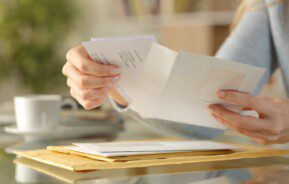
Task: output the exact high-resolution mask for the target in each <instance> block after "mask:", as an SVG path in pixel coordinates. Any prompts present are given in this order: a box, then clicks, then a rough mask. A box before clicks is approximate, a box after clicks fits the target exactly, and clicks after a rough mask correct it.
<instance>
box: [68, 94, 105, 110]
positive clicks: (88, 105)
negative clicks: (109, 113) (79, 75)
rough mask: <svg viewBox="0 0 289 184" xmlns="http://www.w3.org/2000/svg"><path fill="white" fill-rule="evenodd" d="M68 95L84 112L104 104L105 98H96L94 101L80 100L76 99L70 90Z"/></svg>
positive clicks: (76, 96) (75, 95)
mask: <svg viewBox="0 0 289 184" xmlns="http://www.w3.org/2000/svg"><path fill="white" fill-rule="evenodd" d="M70 94H71V96H72V97H73V98H75V99H76V100H77V101H78V102H79V103H80V104H81V105H82V106H83V107H84V108H85V109H86V110H90V109H93V108H96V107H99V106H101V105H102V104H103V103H104V100H105V98H98V99H95V100H82V99H80V98H79V97H78V95H77V94H76V93H75V92H74V91H73V90H72V89H70Z"/></svg>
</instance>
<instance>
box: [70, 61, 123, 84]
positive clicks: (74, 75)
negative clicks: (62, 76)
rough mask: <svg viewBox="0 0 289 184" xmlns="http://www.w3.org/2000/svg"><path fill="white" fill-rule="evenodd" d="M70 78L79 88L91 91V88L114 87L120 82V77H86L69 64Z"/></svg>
mask: <svg viewBox="0 0 289 184" xmlns="http://www.w3.org/2000/svg"><path fill="white" fill-rule="evenodd" d="M67 68H68V69H67V70H68V74H67V76H68V78H70V79H71V80H73V81H74V82H75V83H76V84H77V86H78V88H80V89H89V88H100V87H106V86H114V85H115V84H116V83H117V82H118V81H119V80H120V76H114V77H97V76H93V75H85V74H82V73H80V72H79V71H78V70H77V69H76V68H75V67H74V66H72V65H71V64H68V66H67Z"/></svg>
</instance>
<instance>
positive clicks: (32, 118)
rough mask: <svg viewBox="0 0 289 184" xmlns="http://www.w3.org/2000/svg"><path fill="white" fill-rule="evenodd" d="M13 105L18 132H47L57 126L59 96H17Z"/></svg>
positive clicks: (59, 104)
mask: <svg viewBox="0 0 289 184" xmlns="http://www.w3.org/2000/svg"><path fill="white" fill-rule="evenodd" d="M14 105H15V114H16V125H17V128H18V130H21V131H35V130H43V131H49V130H53V129H55V128H56V127H57V126H58V124H59V120H60V116H59V112H60V106H61V96H60V95H27V96H17V97H15V98H14Z"/></svg>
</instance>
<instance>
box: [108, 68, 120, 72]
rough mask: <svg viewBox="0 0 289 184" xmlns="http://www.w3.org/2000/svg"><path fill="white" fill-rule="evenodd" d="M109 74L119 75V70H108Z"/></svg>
mask: <svg viewBox="0 0 289 184" xmlns="http://www.w3.org/2000/svg"><path fill="white" fill-rule="evenodd" d="M110 73H111V74H120V69H119V68H114V67H113V68H112V69H110Z"/></svg>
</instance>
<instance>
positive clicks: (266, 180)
mask: <svg viewBox="0 0 289 184" xmlns="http://www.w3.org/2000/svg"><path fill="white" fill-rule="evenodd" d="M288 181H289V171H287V170H279V171H274V172H272V171H271V172H265V173H261V174H259V175H256V176H255V177H253V178H252V179H250V180H247V181H245V182H244V184H258V183H259V184H260V183H263V184H270V183H279V184H283V183H284V184H286V183H288Z"/></svg>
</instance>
